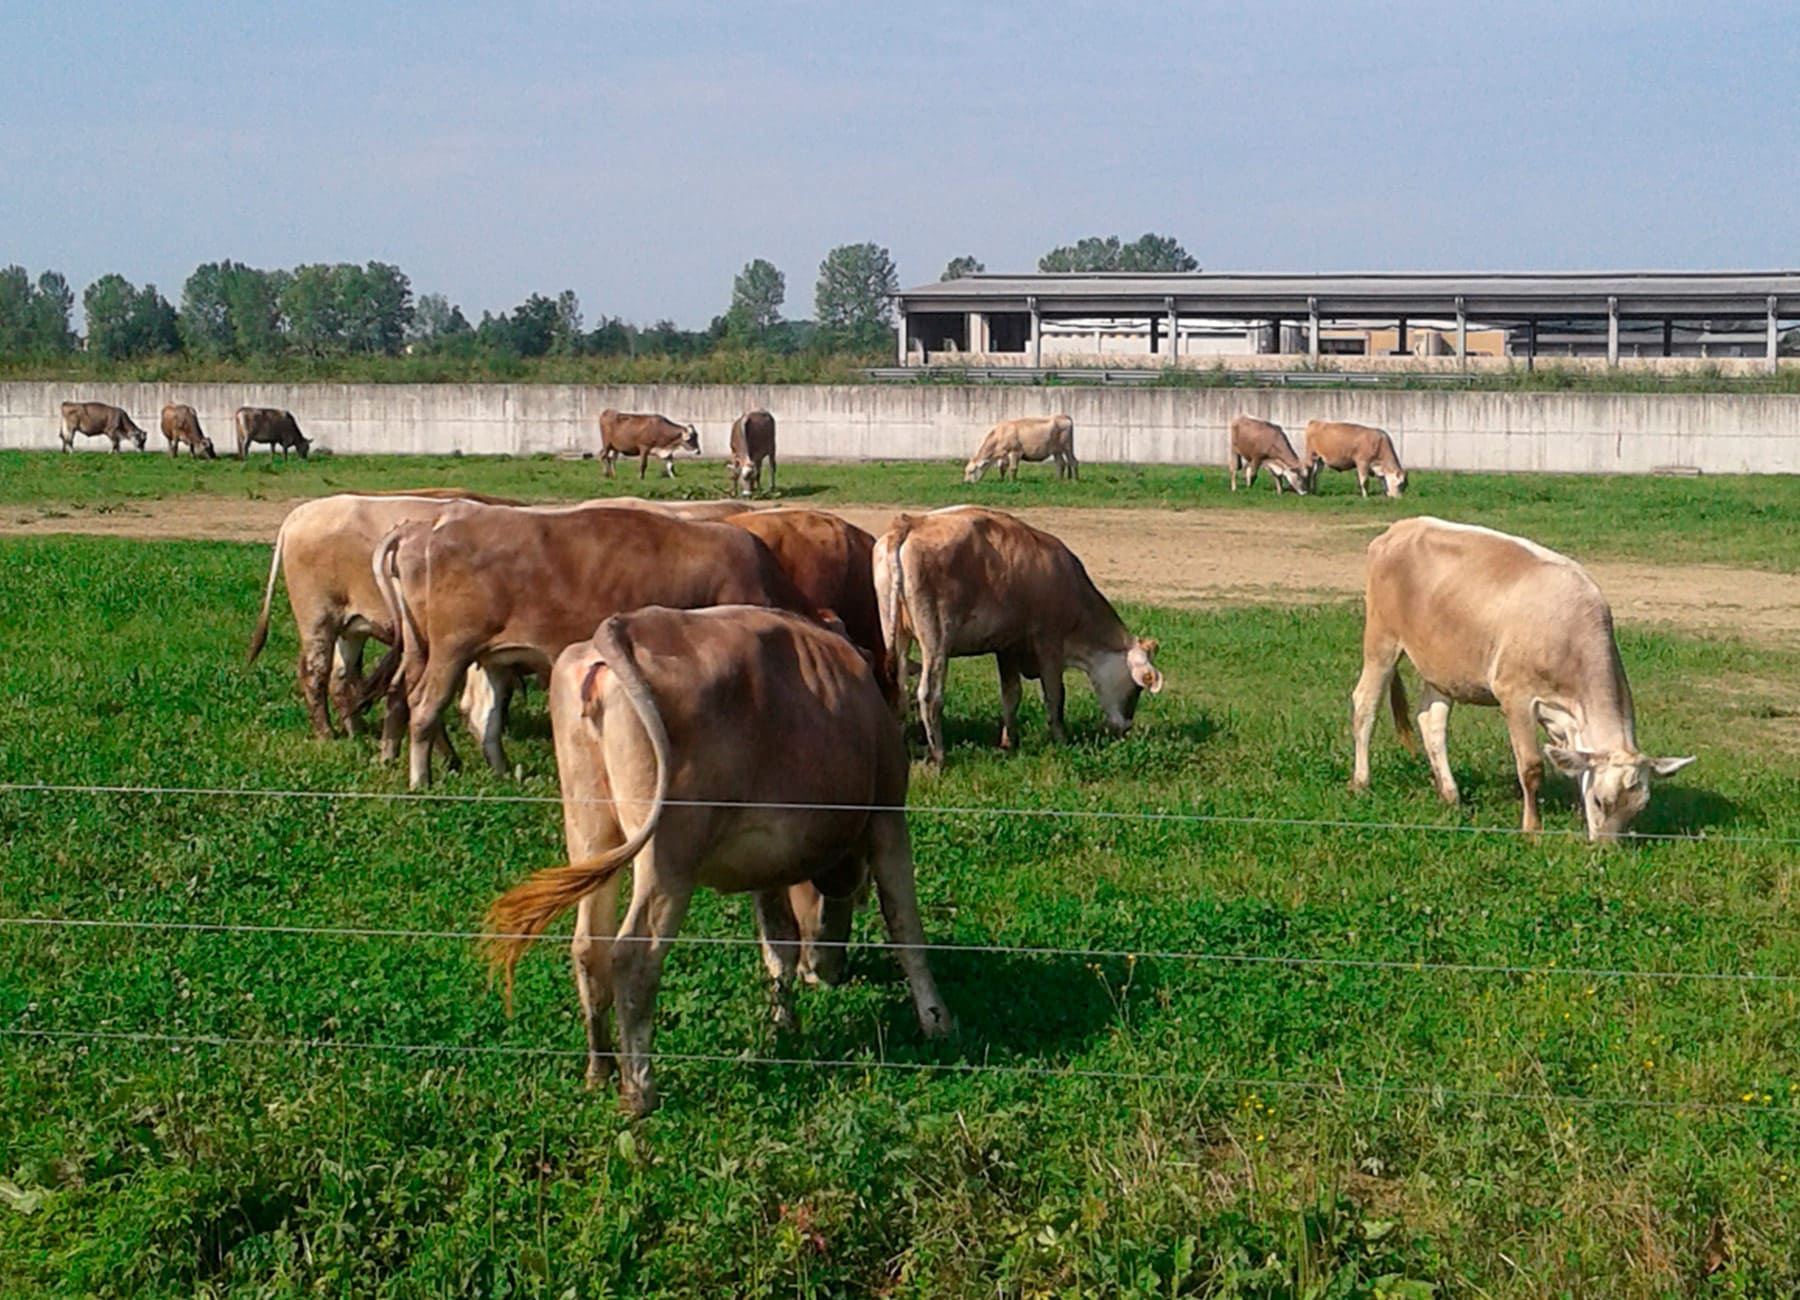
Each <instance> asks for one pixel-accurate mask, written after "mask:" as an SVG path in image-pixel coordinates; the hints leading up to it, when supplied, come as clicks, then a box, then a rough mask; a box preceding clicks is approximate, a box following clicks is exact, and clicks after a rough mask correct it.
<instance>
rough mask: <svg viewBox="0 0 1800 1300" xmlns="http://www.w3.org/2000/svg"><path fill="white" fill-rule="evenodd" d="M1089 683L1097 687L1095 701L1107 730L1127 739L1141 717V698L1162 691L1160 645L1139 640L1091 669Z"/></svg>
mask: <svg viewBox="0 0 1800 1300" xmlns="http://www.w3.org/2000/svg"><path fill="white" fill-rule="evenodd" d="M1088 681H1089V682H1090V683H1092V685H1093V687H1094V699H1095V700H1097V701H1098V702H1099V704H1100V712H1101V714H1102V715H1103V716H1104V718H1105V722H1106V729H1107V730H1108V731H1110V732H1112V734H1113V735H1115V736H1123V735H1124V734H1125V733H1126V732H1128V731H1130V730H1131V724H1132V721H1133V719H1134V718H1136V716H1137V705H1138V696H1139V695H1141V694H1143V692H1145V691H1149V692H1150V694H1152V695H1156V694H1159V693H1160V692H1161V691H1162V688H1163V675H1162V670H1161V669H1159V668H1158V667H1157V666H1156V642H1155V641H1153V640H1148V639H1144V638H1138V639H1135V640H1133V641H1132V643H1131V645H1130V646H1129V647H1127V648H1126V649H1125V650H1124V651H1123V652H1117V651H1115V652H1113V653H1111V654H1106V655H1102V656H1101V657H1100V658H1099V659H1097V660H1096V661H1095V662H1094V663H1093V664H1092V665H1091V666H1090V667H1089V668H1088Z"/></svg>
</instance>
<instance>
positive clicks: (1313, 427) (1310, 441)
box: [1303, 420, 1406, 497]
mask: <svg viewBox="0 0 1800 1300" xmlns="http://www.w3.org/2000/svg"><path fill="white" fill-rule="evenodd" d="M1303 460H1304V462H1305V465H1306V482H1307V486H1308V487H1311V488H1313V489H1314V490H1315V491H1316V490H1317V488H1318V480H1319V466H1321V465H1324V466H1326V467H1327V468H1329V469H1336V470H1345V469H1354V470H1355V471H1356V486H1357V487H1358V488H1359V489H1361V491H1362V494H1363V495H1364V496H1365V497H1366V496H1368V495H1369V474H1370V472H1371V471H1373V472H1374V473H1375V474H1376V475H1378V476H1379V477H1380V479H1381V481H1382V483H1383V484H1384V485H1385V486H1386V488H1387V494H1388V495H1389V496H1391V497H1397V496H1399V495H1400V494H1401V493H1402V492H1404V491H1406V470H1405V468H1404V467H1403V466H1402V465H1401V464H1400V457H1399V456H1398V455H1397V454H1396V453H1395V451H1394V440H1393V439H1392V438H1390V437H1388V436H1387V433H1386V431H1384V430H1382V429H1372V428H1370V427H1369V426H1368V425H1366V424H1340V423H1337V422H1334V421H1330V420H1308V421H1307V422H1306V455H1305V456H1304V457H1303Z"/></svg>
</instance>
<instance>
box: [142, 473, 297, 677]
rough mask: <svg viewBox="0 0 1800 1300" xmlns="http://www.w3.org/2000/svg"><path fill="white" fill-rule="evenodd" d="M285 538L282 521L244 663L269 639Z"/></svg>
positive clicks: (258, 652)
mask: <svg viewBox="0 0 1800 1300" xmlns="http://www.w3.org/2000/svg"><path fill="white" fill-rule="evenodd" d="M170 445H171V446H172V445H173V444H170ZM286 537H287V520H285V519H284V520H282V521H281V527H280V528H279V529H277V530H276V533H275V553H274V554H273V555H272V556H270V557H269V581H268V583H267V584H266V585H265V586H264V587H263V603H262V613H260V614H258V615H257V616H256V630H255V631H254V632H252V633H251V634H250V657H249V658H248V659H246V660H245V661H244V662H245V663H252V664H253V663H255V662H256V656H257V655H259V654H261V653H262V648H263V643H264V642H265V641H267V640H268V639H269V605H270V604H271V603H272V602H273V601H274V599H275V581H276V579H277V578H279V577H280V576H281V546H282V542H283V540H284V539H285V538H286Z"/></svg>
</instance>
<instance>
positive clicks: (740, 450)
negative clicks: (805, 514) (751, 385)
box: [731, 411, 775, 497]
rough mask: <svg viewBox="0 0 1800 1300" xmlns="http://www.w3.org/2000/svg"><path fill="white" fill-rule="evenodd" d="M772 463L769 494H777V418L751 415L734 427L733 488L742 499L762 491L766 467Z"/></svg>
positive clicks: (750, 412) (732, 439) (735, 423)
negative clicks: (763, 468)
mask: <svg viewBox="0 0 1800 1300" xmlns="http://www.w3.org/2000/svg"><path fill="white" fill-rule="evenodd" d="M765 460H766V461H768V462H769V491H771V492H773V491H774V490H775V417H774V416H772V415H770V414H769V413H768V412H767V411H747V412H745V413H744V414H743V415H740V416H738V418H737V419H736V420H735V421H733V422H732V425H731V484H732V488H733V489H734V490H735V491H736V492H737V493H738V495H739V496H746V497H747V496H749V495H750V494H751V493H753V492H756V491H759V490H760V489H761V487H762V465H763V462H764V461H765Z"/></svg>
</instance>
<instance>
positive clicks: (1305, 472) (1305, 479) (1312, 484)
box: [1300, 452, 1325, 492]
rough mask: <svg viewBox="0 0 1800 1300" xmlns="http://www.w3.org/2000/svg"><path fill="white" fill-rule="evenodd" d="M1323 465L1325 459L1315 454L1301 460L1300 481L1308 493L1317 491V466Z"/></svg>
mask: <svg viewBox="0 0 1800 1300" xmlns="http://www.w3.org/2000/svg"><path fill="white" fill-rule="evenodd" d="M1324 463H1325V458H1324V457H1323V456H1321V455H1319V454H1318V453H1317V452H1314V453H1313V454H1312V455H1310V456H1305V457H1302V458H1301V461H1300V481H1301V482H1302V483H1304V484H1306V490H1307V491H1308V492H1316V491H1318V490H1319V466H1321V465H1323V464H1324Z"/></svg>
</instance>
